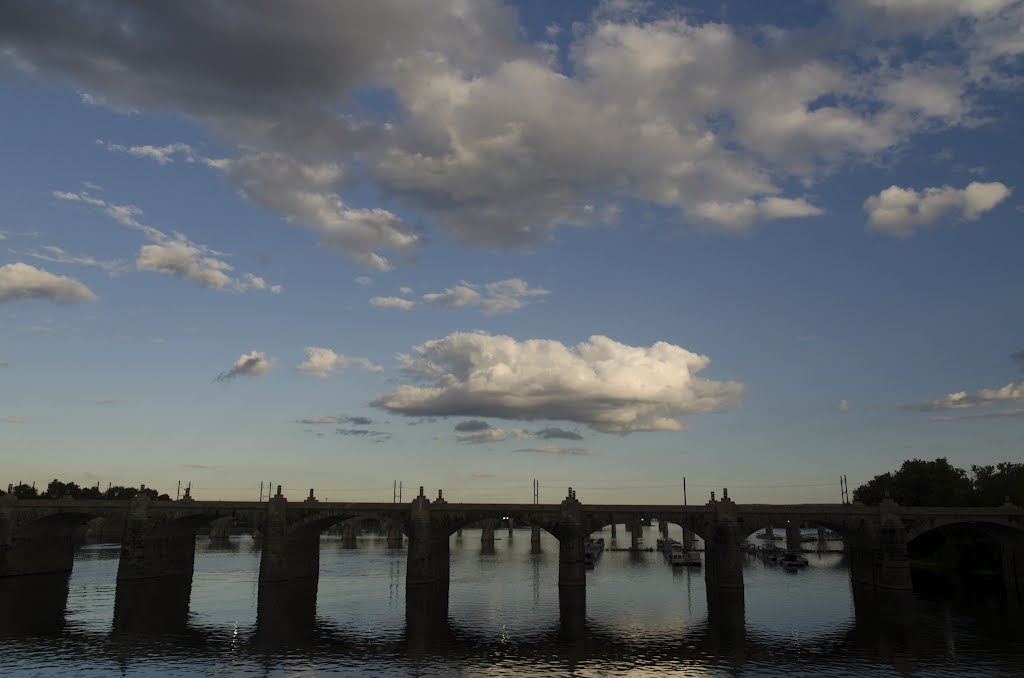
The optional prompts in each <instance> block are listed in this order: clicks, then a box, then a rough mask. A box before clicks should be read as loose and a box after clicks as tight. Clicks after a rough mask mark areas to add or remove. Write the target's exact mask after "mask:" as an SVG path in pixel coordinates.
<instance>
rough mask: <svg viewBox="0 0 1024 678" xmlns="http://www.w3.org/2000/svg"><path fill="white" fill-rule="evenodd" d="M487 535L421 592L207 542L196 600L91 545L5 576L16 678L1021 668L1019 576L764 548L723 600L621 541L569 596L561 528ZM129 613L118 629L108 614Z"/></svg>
mask: <svg viewBox="0 0 1024 678" xmlns="http://www.w3.org/2000/svg"><path fill="white" fill-rule="evenodd" d="M478 535H479V531H469V530H467V531H466V535H465V538H464V540H463V541H464V543H463V544H462V545H459V542H458V540H457V539H456V538H454V537H453V539H452V549H451V556H452V558H451V581H450V586H448V587H443V586H435V587H420V588H419V589H413V590H410V589H407V588H406V586H405V578H404V575H405V558H404V552H402V551H395V550H391V549H388V548H387V547H386V540H384V539H367V538H363V537H360V539H359V541H358V548H357V549H356V550H355V551H353V550H348V549H343V548H340V546H341V545H340V544H334V543H333V540H332V539H325V544H324V547H323V550H322V552H321V576H320V580H319V583H315V582H308V583H306V584H304V585H288V584H281V585H264V586H263V587H259V586H258V584H257V573H258V570H259V550H258V549H257V550H255V551H253V550H252V547H251V544H252V542H251V540H250V539H249V538H238V537H232V540H233V542H234V543H233V544H232V545H231V546H230V547H228V548H223V547H219V548H212V549H211V548H209V546H208V542H207V540H205V538H200V539H199V540H197V554H196V574H195V577H194V581H193V584H192V587H191V588H192V591H191V608H192V612H191V613H189V611H188V607H187V604H186V605H182V602H181V601H186V602H187V601H188V596H187V594H184V593H183V592H184V591H185V588H184V583H183V582H180V583H178V584H173V583H171V582H166V581H164V582H160V583H154V582H150V583H149V585H148V586H147V585H146V583H145V582H135V583H132V584H131V586H132V587H135V588H134V589H133V590H131V592H130V595H129V585H128V584H125V583H124V582H122V583H121V584H122V585H121V586H120V587H119V590H118V595H117V601H116V605H115V601H114V596H113V591H112V588H113V585H114V582H115V580H116V574H117V560H116V557H115V558H111V557H110V556H111V553H112V552H113V553H116V550H113V549H107V552H105V553H96V552H90V551H85V550H83V551H82V552H80V553H79V556H78V559H77V560H76V564H75V571H74V573H73V574H72V577H71V580H70V583H69V582H68V580H67V579H66V578H64V579H63V580H61V579H60V578H57V579H55V580H53V581H51V582H50V583H48V584H44V583H43V581H42V580H39V582H38V583H37V584H35V585H33V586H25V585H22V586H16V587H11V586H4V585H3V584H4V582H2V581H0V605H2V606H3V607H2V609H3V610H4V611H5V612H7V613H8V614H6V615H5V616H3V617H2V618H3V619H4V624H5V625H4V626H3V627H2V629H0V631H2V633H3V635H0V675H16V674H21V673H26V674H34V675H49V674H53V673H58V672H61V673H68V674H78V673H86V672H88V673H90V675H97V676H114V675H122V674H123V673H125V672H127V673H130V674H131V675H136V676H158V675H159V676H163V675H172V676H173V675H179V676H191V675H221V674H224V673H231V674H234V675H253V674H255V675H320V674H325V673H337V672H342V673H345V674H347V675H348V674H354V675H380V674H390V675H410V674H420V675H452V674H480V673H487V674H488V675H499V676H500V675H506V676H512V675H550V674H559V675H564V674H567V673H573V672H575V673H577V674H580V675H595V674H610V673H630V672H634V673H638V674H644V675H646V674H659V675H661V674H672V673H677V674H684V675H758V676H761V675H767V676H786V677H787V678H790V677H791V676H794V675H801V676H848V675H895V674H900V673H902V674H927V675H935V676H950V677H951V676H961V675H1007V676H1010V675H1016V674H1017V673H1019V670H1018V669H1019V666H1020V664H1021V662H1022V660H1024V647H1022V643H1021V632H1022V627H1021V623H1020V619H1021V613H1020V605H1019V603H1017V602H1015V598H1013V599H1012V600H1007V597H1006V596H1005V591H1004V589H1003V588H1002V587H999V588H998V590H993V591H985V590H982V591H978V590H974V589H971V590H962V591H961V590H957V589H956V588H955V587H950V586H948V585H946V584H943V585H942V586H939V587H929V586H927V585H926V583H925V584H924V585H922V586H921V587H920V590H919V591H918V593H917V594H915V595H913V596H910V597H908V596H906V595H904V596H903V597H901V598H899V599H893V598H891V597H884V596H880V595H879V594H878V593H876V592H874V591H864V590H855V589H852V588H851V587H850V583H849V578H848V572H847V569H846V568H845V566H844V564H843V561H842V558H841V556H840V555H839V554H824V555H822V556H820V557H819V556H817V555H812V556H811V557H810V560H811V564H810V566H809V567H807V568H804V569H803V570H801V571H800V572H798V573H795V574H794V573H786V572H784V571H783V570H781V569H779V568H777V567H770V566H767V565H765V564H764V563H763V562H762V561H760V560H758V559H750V560H749V561H747V562H745V564H744V568H745V569H744V578H745V581H746V590H745V592H744V595H743V596H739V595H729V594H724V593H719V594H717V595H716V596H713V597H712V601H711V604H710V606H708V603H707V598H706V595H705V586H704V576H703V571H702V569H693V570H689V569H686V570H681V569H678V568H676V569H672V568H671V567H669V566H668V565H667V564H666V563H665V562H664V559H663V558H661V557H660V556H659V555H658V554H646V555H640V556H639V557H637V554H629V553H625V552H612V551H609V552H607V553H605V555H603V556H602V558H601V559H600V560H599V561H598V563H597V566H596V567H595V569H594V570H591V571H589V572H588V583H587V586H586V587H585V588H576V589H572V588H568V587H566V588H564V589H562V590H560V587H559V586H558V583H557V571H558V568H557V553H558V548H557V543H555V542H554V541H553V538H552V537H550V536H549V535H547V534H546V533H545V536H544V538H545V540H546V541H545V543H544V549H543V553H542V554H540V555H531V550H532V548H531V543H530V542H531V540H530V539H527V538H525V537H526V536H527V533H526V532H525V531H524V532H523V535H522V536H523V538H521V539H516V540H514V543H513V542H509V541H505V542H503V544H504V545H503V546H502V548H501V549H500V550H499V552H498V553H497V554H496V555H493V556H483V555H482V554H481V553H480V548H479V547H478V546H477V544H479V543H480V542H479V540H478ZM605 536H606V537H607V536H608V535H607V533H606V535H605ZM919 583H920V582H918V581H915V586H918V584H919ZM69 591H70V592H69ZM108 591H109V594H108V593H106V592H108ZM175 591H176V592H175ZM736 593H739V592H736ZM65 595H66V596H67V603H66V606H67V611H66V613H65V611H64V606H65V603H64V599H65ZM128 601H132V602H131V604H129V602H128ZM114 607H116V613H115V614H114V623H113V624H112V623H111V617H110V616H109V614H108V615H107V616H104V614H102V610H100V609H99V608H105V609H108V610H111V611H112V612H113V610H112V609H111V608H114ZM11 610H18V611H20V614H17V615H11V614H9V612H10V611H11ZM90 611H91V613H90ZM65 618H66V619H67V620H73V622H69V623H65V621H64V620H65ZM12 620H15V622H16V623H15V622H12ZM112 627H113V628H114V629H115V630H117V633H114V634H111V629H112ZM129 630H131V631H138V632H136V633H128V631H129ZM182 631H184V633H182Z"/></svg>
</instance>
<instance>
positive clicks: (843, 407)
mask: <svg viewBox="0 0 1024 678" xmlns="http://www.w3.org/2000/svg"><path fill="white" fill-rule="evenodd" d="M850 407H851V406H850V401H849V400H845V399H843V400H840V401H839V402H838V403H837V404H836V409H837V410H839V411H840V412H849V411H850Z"/></svg>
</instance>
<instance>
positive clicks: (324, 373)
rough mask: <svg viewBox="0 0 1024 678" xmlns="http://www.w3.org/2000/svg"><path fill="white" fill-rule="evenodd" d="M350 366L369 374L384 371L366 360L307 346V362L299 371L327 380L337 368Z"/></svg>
mask: <svg viewBox="0 0 1024 678" xmlns="http://www.w3.org/2000/svg"><path fill="white" fill-rule="evenodd" d="M349 365H356V366H358V367H361V368H362V369H364V370H366V371H368V372H381V371H383V369H384V368H383V367H381V366H380V365H375V364H374V363H373V362H371V361H370V360H368V359H366V358H349V357H346V356H343V355H341V354H338V353H335V352H334V351H332V350H331V349H329V348H323V347H320V346H307V347H306V360H304V361H303V362H301V363H299V366H298V368H297V369H298V370H299V371H300V372H305V373H306V374H312V375H313V376H315V377H318V378H320V379H326V378H327V377H329V376H330V375H331V372H333V371H334V370H335V369H336V368H338V369H345V368H346V367H348V366H349Z"/></svg>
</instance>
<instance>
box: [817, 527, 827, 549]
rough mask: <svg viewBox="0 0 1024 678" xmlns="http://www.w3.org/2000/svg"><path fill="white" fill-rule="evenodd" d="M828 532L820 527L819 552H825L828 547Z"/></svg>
mask: <svg viewBox="0 0 1024 678" xmlns="http://www.w3.org/2000/svg"><path fill="white" fill-rule="evenodd" d="M827 534H828V533H827V531H826V530H825V528H824V527H821V526H818V550H819V551H824V550H825V549H826V547H827V546H828V542H827Z"/></svg>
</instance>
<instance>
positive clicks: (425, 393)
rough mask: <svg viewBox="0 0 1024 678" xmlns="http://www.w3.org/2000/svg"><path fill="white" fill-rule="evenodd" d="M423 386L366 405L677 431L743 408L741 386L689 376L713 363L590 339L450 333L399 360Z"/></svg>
mask: <svg viewBox="0 0 1024 678" xmlns="http://www.w3.org/2000/svg"><path fill="white" fill-rule="evenodd" d="M399 359H400V362H401V363H402V368H403V370H404V371H405V372H406V373H407V374H409V375H410V376H413V377H416V378H418V379H419V380H421V381H423V382H425V385H423V386H415V385H401V386H399V387H398V388H396V389H395V391H394V392H393V393H391V394H389V395H387V396H384V397H382V398H379V399H377V400H376V401H374V402H373V403H372V404H373V405H375V406H378V407H382V408H385V409H387V410H390V411H392V412H395V413H399V414H405V415H410V416H478V417H498V418H503V419H512V420H541V419H552V420H568V421H574V422H577V423H580V424H586V425H588V426H590V427H591V428H593V429H595V430H598V431H604V432H610V433H630V432H633V431H679V430H683V429H684V428H685V427H684V425H683V423H682V422H681V421H680V420H681V419H683V418H685V417H687V416H690V415H693V414H698V413H702V412H712V411H717V410H721V409H726V408H729V407H734V406H736V405H738V404H739V403H740V401H741V400H742V397H743V390H744V389H743V385H742V384H739V383H736V382H719V381H713V380H710V379H705V378H702V377H697V376H696V373H697V372H699V371H701V370H702V369H704V368H705V367H707V365H708V364H709V363H710V359H709V358H707V357H706V356H702V355H698V354H696V353H692V352H690V351H687V350H686V349H684V348H681V347H679V346H674V345H672V344H669V343H666V342H658V343H656V344H654V345H652V346H650V347H634V346H627V345H625V344H621V343H619V342H616V341H613V340H611V339H608V338H607V337H601V336H594V337H591V338H590V339H589V340H587V341H585V342H582V343H580V344H577V345H576V346H571V347H570V346H565V345H564V344H561V343H559V342H557V341H552V340H542V339H531V340H527V341H523V342H519V341H516V340H515V339H513V338H511V337H507V336H492V335H488V334H483V333H462V332H457V333H454V334H451V335H449V336H447V337H444V338H442V339H434V340H431V341H428V342H426V343H424V344H422V345H420V346H416V347H414V349H413V352H412V354H408V355H406V354H403V355H400V356H399Z"/></svg>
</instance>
